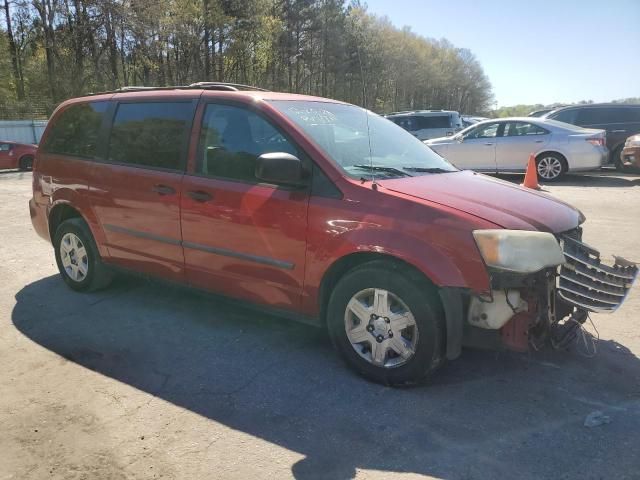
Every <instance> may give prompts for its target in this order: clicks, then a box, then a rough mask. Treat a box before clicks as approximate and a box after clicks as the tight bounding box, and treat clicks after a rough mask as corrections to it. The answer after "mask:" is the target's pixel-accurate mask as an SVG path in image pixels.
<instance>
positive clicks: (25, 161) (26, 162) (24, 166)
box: [18, 155, 33, 172]
mask: <svg viewBox="0 0 640 480" xmlns="http://www.w3.org/2000/svg"><path fill="white" fill-rule="evenodd" d="M18 167H19V168H20V170H22V171H23V172H25V171H27V170H31V169H32V168H33V157H32V156H31V155H25V156H24V157H22V158H21V159H20V161H19V162H18Z"/></svg>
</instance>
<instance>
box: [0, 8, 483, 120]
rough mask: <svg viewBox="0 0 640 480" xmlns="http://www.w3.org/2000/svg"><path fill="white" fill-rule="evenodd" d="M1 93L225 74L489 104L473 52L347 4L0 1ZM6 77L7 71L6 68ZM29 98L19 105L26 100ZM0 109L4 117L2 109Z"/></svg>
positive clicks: (387, 101)
mask: <svg viewBox="0 0 640 480" xmlns="http://www.w3.org/2000/svg"><path fill="white" fill-rule="evenodd" d="M3 6H4V19H5V21H4V24H5V25H4V27H5V28H4V29H3V28H1V27H0V42H3V44H5V43H6V45H7V47H8V48H1V49H0V66H1V65H5V64H6V65H7V66H8V68H7V69H6V72H7V74H6V75H5V76H4V77H2V75H3V73H2V72H0V77H1V78H0V80H4V83H0V95H2V96H3V97H6V98H7V99H8V101H13V102H20V99H21V98H25V97H26V98H27V99H30V98H33V97H34V96H36V95H38V94H39V93H41V92H43V91H46V94H45V97H46V98H45V102H46V103H47V105H48V108H49V110H50V109H51V108H53V106H55V104H56V103H57V102H59V101H61V100H63V99H65V98H68V97H72V96H77V95H81V94H84V93H87V92H95V91H104V90H110V89H115V88H118V87H121V86H124V85H158V86H163V85H176V84H189V83H192V82H197V81H221V82H223V81H226V82H234V83H246V84H252V85H256V86H259V87H263V88H269V89H272V90H284V91H289V92H298V93H305V94H311V95H321V96H327V97H333V98H336V99H340V100H344V101H347V102H351V103H356V104H360V105H364V106H366V107H367V108H370V109H372V110H374V111H378V112H388V111H390V110H400V109H406V108H449V109H456V110H459V111H461V112H464V113H480V112H483V111H485V110H487V109H488V106H489V104H490V101H491V85H490V83H489V81H488V79H487V77H486V75H485V74H484V72H483V70H482V67H481V65H480V64H479V62H478V61H477V59H476V58H475V57H474V56H473V54H472V53H471V52H470V51H469V50H466V49H459V48H456V47H455V46H454V45H452V44H451V43H450V42H448V41H446V40H434V39H429V38H424V37H421V36H419V35H417V34H415V33H413V32H412V31H411V30H410V29H409V28H403V29H398V28H396V27H395V26H394V25H392V23H391V22H390V21H389V20H388V19H387V18H384V17H383V18H380V17H376V16H374V15H371V14H370V13H369V12H367V9H366V6H364V5H363V4H362V3H360V1H358V0H353V1H351V2H350V3H349V4H348V5H347V4H345V1H344V0H4V4H3ZM9 72H10V73H9ZM25 101H26V100H25ZM0 114H2V112H0Z"/></svg>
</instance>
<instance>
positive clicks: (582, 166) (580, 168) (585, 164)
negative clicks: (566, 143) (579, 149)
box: [569, 147, 609, 172]
mask: <svg viewBox="0 0 640 480" xmlns="http://www.w3.org/2000/svg"><path fill="white" fill-rule="evenodd" d="M608 161H609V150H607V148H606V147H600V148H594V149H593V151H592V152H589V153H580V154H579V155H575V156H574V157H573V158H572V159H571V161H570V163H569V171H570V172H588V171H591V170H598V169H600V168H601V167H602V166H603V165H605V164H606V163H607V162H608Z"/></svg>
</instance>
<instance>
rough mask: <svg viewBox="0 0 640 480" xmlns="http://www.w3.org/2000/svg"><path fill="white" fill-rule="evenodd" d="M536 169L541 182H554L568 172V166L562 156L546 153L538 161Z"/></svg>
mask: <svg viewBox="0 0 640 480" xmlns="http://www.w3.org/2000/svg"><path fill="white" fill-rule="evenodd" d="M536 169H537V171H538V178H539V179H540V180H542V181H547V182H553V181H555V180H558V179H559V178H560V177H562V175H563V174H564V173H565V172H566V171H567V165H566V162H565V160H564V158H562V157H561V156H560V155H557V154H555V153H544V154H542V155H540V156H539V157H538V158H537V159H536Z"/></svg>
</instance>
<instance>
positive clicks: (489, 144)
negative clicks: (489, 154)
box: [485, 142, 493, 146]
mask: <svg viewBox="0 0 640 480" xmlns="http://www.w3.org/2000/svg"><path fill="white" fill-rule="evenodd" d="M485 145H488V146H491V145H493V143H489V142H486V143H485Z"/></svg>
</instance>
